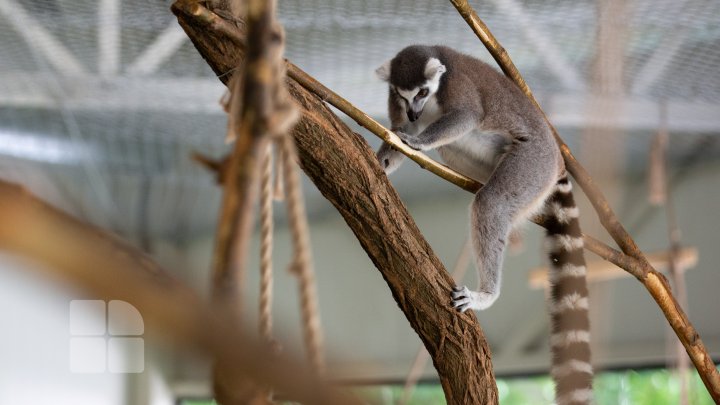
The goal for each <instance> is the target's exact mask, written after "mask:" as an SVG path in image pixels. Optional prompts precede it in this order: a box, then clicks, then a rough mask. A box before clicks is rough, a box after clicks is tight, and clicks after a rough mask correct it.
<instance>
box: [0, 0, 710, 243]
mask: <svg viewBox="0 0 720 405" xmlns="http://www.w3.org/2000/svg"><path fill="white" fill-rule="evenodd" d="M108 3H109V4H117V7H118V8H117V10H118V11H117V14H116V15H115V17H113V13H112V11H111V12H109V13H108V12H103V9H102V8H103V7H104V6H102V4H108ZM472 3H473V6H474V7H475V8H476V10H477V12H478V14H479V15H480V16H481V17H483V19H484V20H485V22H486V23H487V24H488V25H489V26H490V27H491V29H492V30H493V32H494V34H495V35H496V36H497V37H498V39H499V40H500V41H501V43H502V44H503V45H504V46H505V48H506V49H507V50H508V51H509V53H510V55H511V56H512V58H513V60H514V61H515V63H516V64H517V65H518V67H519V69H520V71H521V72H522V73H523V74H524V76H525V77H526V79H527V81H528V83H529V84H530V86H531V88H533V90H534V91H535V92H536V93H537V94H538V96H539V98H540V100H541V102H543V101H544V100H551V99H552V98H553V97H555V96H557V95H566V94H570V95H576V96H577V97H583V96H584V95H587V94H589V91H590V90H589V89H590V88H591V80H592V71H593V61H594V58H595V56H596V54H597V49H596V43H597V40H596V37H597V31H598V10H597V5H596V3H595V2H589V1H574V2H568V1H557V0H555V1H518V0H512V1H508V0H504V1H501V0H495V1H484V2H478V1H475V2H472ZM169 5H170V2H169V1H147V0H142V1H140V0H118V1H117V2H112V1H102V2H97V1H95V0H24V1H19V0H5V1H2V2H0V35H1V36H2V42H0V143H1V144H2V145H0V156H2V159H1V160H0V175H1V176H3V177H5V178H9V179H12V180H16V181H20V182H23V183H24V184H26V185H28V186H30V187H31V188H33V189H35V191H37V192H39V193H40V194H42V195H43V196H44V197H46V198H48V199H50V200H51V201H53V202H55V203H56V204H60V205H61V206H64V207H65V208H67V209H69V210H71V211H73V212H74V213H75V214H78V215H81V216H84V217H87V218H90V219H92V220H94V221H96V222H100V223H101V224H104V225H109V226H113V227H115V228H116V230H117V231H120V232H121V233H125V234H130V235H132V234H135V233H137V232H139V231H140V230H143V229H144V230H145V231H148V230H149V231H150V232H158V233H163V234H166V235H175V236H177V235H179V234H183V233H185V232H189V233H192V232H196V231H202V230H207V229H209V228H210V227H211V226H212V224H213V223H214V221H215V214H214V207H216V206H217V202H218V192H217V189H216V188H215V186H214V184H213V179H212V177H211V176H209V175H208V174H207V173H205V172H203V171H202V170H201V169H198V168H197V167H195V166H194V165H193V164H192V163H190V162H189V160H188V158H187V156H188V155H189V153H190V152H191V151H192V150H198V151H201V152H204V153H206V154H209V155H212V156H220V155H221V154H222V153H223V151H225V150H226V146H225V145H223V133H224V125H225V121H224V118H223V116H222V112H221V109H220V107H219V105H218V104H217V100H218V99H219V98H220V96H221V94H222V92H223V88H222V86H221V85H220V84H219V82H218V81H217V79H216V78H215V77H214V74H213V72H212V71H211V70H210V68H209V67H208V66H207V64H206V63H205V62H204V61H203V60H202V59H201V58H200V56H199V55H198V53H197V52H196V50H195V49H194V48H193V46H192V44H190V43H189V41H188V40H187V39H186V38H184V36H183V34H182V32H181V31H180V30H179V29H178V28H177V26H176V23H175V19H174V17H173V16H172V15H171V13H170V12H169ZM626 11H627V12H626V14H623V15H622V24H623V25H624V26H625V27H626V31H625V33H624V35H623V37H622V41H623V44H622V49H623V55H624V59H623V83H622V86H623V88H624V93H625V94H627V95H628V96H630V97H633V98H635V99H640V100H642V101H643V102H645V103H648V105H654V104H653V103H659V102H663V103H665V102H667V103H674V102H677V103H686V104H687V103H690V104H689V105H691V106H700V107H701V109H702V108H704V109H705V110H703V111H706V115H708V116H709V117H710V118H712V116H713V115H716V114H715V113H717V112H720V111H718V107H717V106H718V105H720V75H718V73H717V66H718V65H720V24H719V22H720V3H718V2H710V1H690V0H689V1H684V2H683V1H680V2H679V1H665V0H663V1H650V0H642V1H635V2H633V5H632V6H631V7H628V8H627V9H626ZM279 13H280V19H281V21H282V22H283V24H284V25H285V27H286V31H287V47H286V49H287V55H288V57H289V58H290V59H291V60H293V61H294V62H295V63H296V64H297V65H299V66H300V67H301V68H303V69H305V70H306V71H307V72H309V73H310V74H312V75H314V76H315V77H317V78H318V79H319V80H320V81H322V82H323V83H325V84H326V85H327V86H328V87H330V88H332V89H334V90H336V91H337V92H338V93H340V94H341V95H343V96H344V97H346V98H347V99H349V100H350V101H352V102H353V103H355V104H357V105H358V107H360V108H361V109H363V110H365V111H366V112H368V113H370V114H371V115H374V116H377V117H382V116H384V115H385V104H386V101H385V100H386V89H385V87H384V85H383V84H382V83H380V82H379V81H378V80H377V79H375V77H374V76H373V70H374V68H376V67H377V66H379V65H380V64H381V63H382V62H384V61H385V60H386V59H388V58H389V57H391V56H392V55H394V54H395V53H396V52H397V51H398V50H400V49H401V48H402V47H404V46H405V45H408V44H411V43H430V44H434V43H442V44H446V45H450V46H452V47H455V48H458V49H460V50H462V51H464V52H466V53H470V54H473V55H476V56H478V57H480V58H482V59H484V60H486V61H491V59H490V56H489V54H488V53H487V52H486V51H485V49H484V48H483V46H482V45H481V44H480V42H479V41H478V40H477V38H476V37H475V36H474V34H473V33H472V32H471V31H470V30H469V29H468V27H467V26H466V24H465V23H464V22H463V21H462V19H461V18H460V17H459V16H458V15H457V12H456V11H455V9H454V8H453V7H452V6H451V5H450V4H449V3H447V2H443V1H436V0H420V1H413V0H403V1H394V2H388V1H381V0H368V1H357V0H334V1H328V0H312V1H310V0H285V1H282V0H281V1H279ZM113 22H116V23H117V24H119V25H118V27H119V36H118V40H117V44H116V45H111V46H109V47H104V46H102V45H101V43H102V41H103V40H102V38H104V35H110V37H112V26H113ZM38 27H39V28H38ZM108 33H109V34H108ZM162 41H165V42H162ZM158 43H159V45H158ZM153 46H157V47H156V48H153ZM108 50H109V51H108ZM107 52H110V54H111V55H113V54H114V55H116V57H115V58H116V59H114V60H116V61H117V62H113V56H110V57H108V56H107ZM163 52H164V53H166V54H164V53H163ZM104 55H105V56H104ZM108 66H109V67H108ZM683 105H684V104H683ZM693 108H694V107H693ZM701 112H702V111H701ZM709 122H710V123H709V124H708V125H706V126H705V127H697V126H696V127H690V128H689V129H685V130H684V129H683V128H678V129H677V131H676V133H677V134H682V135H681V136H680V135H677V136H676V137H675V138H674V140H673V142H676V143H675V144H676V145H678V146H677V148H675V149H674V151H675V153H677V154H678V155H683V154H684V153H685V154H686V153H690V152H691V151H694V150H695V149H694V148H693V147H694V146H695V145H697V144H698V142H701V141H702V142H706V137H707V135H708V134H709V135H712V134H716V133H717V128H714V127H713V122H717V120H715V121H712V120H710V121H709ZM576 132H578V131H577V128H575V129H574V130H573V129H569V130H567V131H564V134H565V136H566V137H568V138H570V139H568V140H569V141H570V142H571V145H572V142H573V141H574V139H573V134H575V133H576ZM640 132H642V131H640ZM651 132H652V131H650V130H648V129H647V128H646V129H645V132H643V133H644V134H645V135H646V136H645V137H644V138H643V137H639V138H636V140H635V141H628V142H630V143H631V145H629V148H628V150H629V151H630V153H631V154H633V157H634V156H635V155H636V154H637V155H642V156H644V155H645V154H646V153H647V151H646V149H645V145H647V143H646V138H647V135H648V134H650V133H651ZM637 139H641V140H639V141H638V140H637ZM632 142H635V143H632ZM3 145H4V146H3ZM633 157H631V158H633ZM633 160H634V161H637V159H634V158H633ZM641 161H642V159H641ZM418 175H420V174H419V173H418ZM49 185H52V187H50V186H49ZM88 185H89V187H88ZM142 190H145V191H147V192H149V193H150V194H151V195H150V196H149V197H148V196H147V195H144V194H143V191H142ZM148 190H149V191H148ZM198 207H205V208H204V209H198ZM208 207H210V208H208ZM138 211H142V212H144V213H143V214H139V213H138ZM126 217H133V218H137V220H131V221H125V220H122V218H126ZM142 218H150V220H149V221H150V223H148V221H143V220H142ZM178 221H179V222H180V223H179V224H178Z"/></svg>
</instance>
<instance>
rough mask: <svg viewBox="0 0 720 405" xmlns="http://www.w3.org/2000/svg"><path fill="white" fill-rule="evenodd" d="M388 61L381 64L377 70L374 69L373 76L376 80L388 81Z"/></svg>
mask: <svg viewBox="0 0 720 405" xmlns="http://www.w3.org/2000/svg"><path fill="white" fill-rule="evenodd" d="M390 61H391V60H388V61H387V62H385V63H383V64H382V65H381V66H380V67H379V68H377V69H375V74H376V75H377V77H378V79H380V80H382V81H384V82H387V81H388V80H390Z"/></svg>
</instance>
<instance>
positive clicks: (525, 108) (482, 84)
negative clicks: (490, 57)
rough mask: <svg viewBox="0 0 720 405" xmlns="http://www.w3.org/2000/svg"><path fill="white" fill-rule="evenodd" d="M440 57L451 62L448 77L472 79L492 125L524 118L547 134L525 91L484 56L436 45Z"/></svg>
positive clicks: (538, 113) (524, 120)
mask: <svg viewBox="0 0 720 405" xmlns="http://www.w3.org/2000/svg"><path fill="white" fill-rule="evenodd" d="M434 48H436V50H437V52H438V54H439V55H440V58H439V59H440V60H441V61H442V60H443V59H445V60H447V61H448V63H449V64H450V67H449V69H448V74H447V75H446V77H444V79H445V80H449V81H451V80H453V76H455V75H465V76H467V77H468V78H469V79H470V82H472V85H473V87H474V88H475V90H476V92H477V94H479V95H480V98H481V100H480V102H481V105H482V108H483V110H484V113H485V116H486V118H487V119H489V121H488V122H487V125H488V126H500V127H502V126H505V125H507V123H508V122H509V121H512V122H517V121H518V120H521V121H522V122H524V123H528V125H532V126H533V127H536V128H537V129H542V130H543V132H546V133H545V134H543V135H545V136H547V135H550V134H549V133H547V131H546V129H547V125H546V123H545V120H544V118H543V116H542V114H541V113H540V111H539V110H538V109H537V108H536V107H535V106H534V105H533V103H532V102H531V101H530V100H529V99H528V98H527V97H526V96H525V94H523V92H522V90H520V88H519V87H518V86H517V85H516V84H515V83H513V82H512V81H511V80H510V79H508V78H507V77H506V76H505V75H503V74H502V73H501V72H499V71H498V70H496V69H495V68H493V67H492V66H490V65H489V64H487V63H485V62H483V61H482V60H480V59H477V58H475V57H472V56H470V55H466V54H464V53H461V52H458V51H456V50H454V49H452V48H448V47H446V46H435V47H434Z"/></svg>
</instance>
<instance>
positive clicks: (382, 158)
mask: <svg viewBox="0 0 720 405" xmlns="http://www.w3.org/2000/svg"><path fill="white" fill-rule="evenodd" d="M377 159H378V162H380V166H382V168H383V170H385V173H387V174H390V173H392V172H394V171H395V170H396V169H397V168H398V167H399V166H400V164H401V163H402V161H403V159H405V155H403V154H402V153H400V152H398V151H397V150H395V149H393V147H392V146H390V144H389V143H386V142H385V143H383V144H382V146H381V147H380V149H379V150H378V151H377Z"/></svg>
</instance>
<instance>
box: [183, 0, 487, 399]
mask: <svg viewBox="0 0 720 405" xmlns="http://www.w3.org/2000/svg"><path fill="white" fill-rule="evenodd" d="M173 11H174V12H175V14H176V15H177V17H178V20H179V22H180V24H181V25H182V26H183V28H184V29H185V31H186V33H187V34H188V36H189V37H190V39H191V40H192V41H193V43H194V44H195V46H196V48H197V49H198V51H199V52H200V53H201V55H202V56H203V57H204V58H205V60H206V61H207V62H208V64H209V65H210V66H211V67H212V68H213V70H214V71H215V72H216V73H217V74H218V76H219V77H220V79H221V80H223V81H227V79H228V76H229V75H230V74H231V72H232V68H233V67H235V66H237V60H238V58H240V57H242V48H243V47H242V42H241V41H238V38H237V37H236V38H233V36H229V35H226V34H224V33H223V31H225V30H224V29H217V27H218V26H219V25H223V27H224V28H227V27H228V24H230V23H228V22H226V21H223V20H221V19H218V18H217V16H216V15H214V14H212V13H209V12H208V10H207V9H204V8H203V7H202V6H200V5H199V4H197V3H195V2H192V1H184V0H180V1H178V2H176V3H175V4H174V5H173ZM208 13H209V14H208ZM288 88H289V91H290V94H291V95H292V96H293V98H294V99H295V101H296V102H297V103H298V106H299V107H300V109H301V113H302V118H301V120H300V122H299V123H298V124H297V125H296V127H295V128H294V129H293V131H292V135H293V137H294V138H295V140H296V143H297V148H298V152H299V157H300V164H301V166H302V168H303V170H304V171H305V173H306V174H307V175H308V176H309V177H310V179H311V180H312V181H313V183H315V185H316V186H317V187H318V189H319V190H320V192H321V193H322V194H323V195H324V196H325V197H326V198H327V199H328V200H329V201H330V202H331V203H332V204H333V205H334V206H335V208H336V209H337V210H338V211H339V212H340V214H341V215H342V216H343V218H344V219H345V221H346V222H347V224H348V225H349V226H350V228H351V229H352V231H353V232H354V233H355V236H356V237H357V238H358V240H359V241H360V243H361V245H362V247H363V249H365V251H366V252H367V254H368V256H369V257H370V259H371V260H372V261H373V263H374V264H375V266H376V267H377V269H378V270H379V271H380V273H381V274H382V276H383V278H384V279H385V281H386V282H387V284H388V287H389V288H390V291H391V292H392V295H393V297H394V298H395V300H396V301H397V304H398V306H399V307H400V309H401V310H402V311H403V313H404V314H405V316H406V317H407V319H408V321H409V322H410V325H411V326H412V328H413V329H414V330H415V331H416V332H417V334H418V335H419V336H420V339H421V340H422V342H423V344H424V345H425V347H426V348H427V349H428V352H429V353H430V355H431V357H432V359H433V364H434V365H435V368H436V370H437V372H438V375H439V377H440V382H441V384H442V386H443V390H444V391H445V397H446V399H447V402H448V403H449V404H493V403H497V402H498V397H497V387H496V385H495V379H494V375H493V372H492V365H491V361H490V350H489V348H488V346H487V342H486V340H485V337H484V335H483V333H482V330H481V329H480V325H479V324H478V322H477V319H476V318H475V315H474V314H473V313H466V314H459V313H457V311H455V310H454V309H453V308H452V307H451V306H450V290H451V287H452V286H453V285H454V283H453V281H452V279H451V277H450V275H449V274H448V273H447V272H446V271H445V268H444V267H443V265H442V263H441V262H440V260H439V259H438V258H437V256H435V254H434V253H433V251H432V249H431V248H430V246H429V245H428V243H427V241H425V239H424V238H423V236H422V234H421V233H420V230H419V229H418V228H417V226H416V224H415V222H414V221H413V219H412V217H411V216H410V214H409V213H408V212H407V210H406V208H405V206H404V204H403V203H402V201H401V200H400V198H399V196H398V195H397V193H396V192H395V190H394V188H393V187H392V185H391V184H390V182H389V181H388V179H387V177H386V176H385V174H384V172H383V171H382V169H381V168H380V166H379V164H378V163H377V161H376V159H375V154H374V152H373V151H372V150H371V149H370V148H369V145H368V144H367V143H366V142H365V140H364V139H363V138H362V137H361V136H359V135H357V134H355V133H353V132H352V131H351V130H350V129H349V128H348V127H347V126H346V125H345V124H344V123H343V122H342V121H341V120H340V119H339V118H338V117H337V116H335V115H334V114H333V113H332V112H331V111H330V109H329V108H328V107H327V106H326V105H325V104H324V103H323V102H322V101H321V100H320V99H319V98H318V97H317V96H315V95H313V94H312V93H309V92H308V91H307V90H305V89H304V88H302V87H301V86H300V85H299V84H298V83H297V82H295V81H293V80H288Z"/></svg>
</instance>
